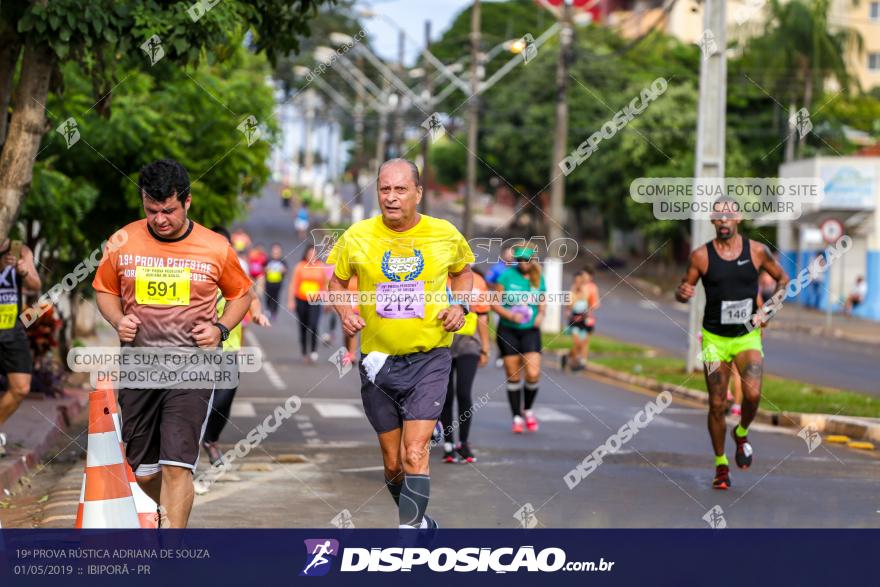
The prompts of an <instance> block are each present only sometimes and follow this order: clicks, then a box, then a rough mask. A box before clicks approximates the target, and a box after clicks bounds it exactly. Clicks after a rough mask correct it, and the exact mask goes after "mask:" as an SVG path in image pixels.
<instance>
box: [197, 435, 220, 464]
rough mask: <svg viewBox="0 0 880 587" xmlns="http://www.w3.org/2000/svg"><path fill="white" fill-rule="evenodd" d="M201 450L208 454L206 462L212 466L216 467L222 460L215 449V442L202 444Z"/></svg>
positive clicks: (218, 451)
mask: <svg viewBox="0 0 880 587" xmlns="http://www.w3.org/2000/svg"><path fill="white" fill-rule="evenodd" d="M202 448H204V449H205V452H206V453H208V461H209V462H210V463H211V464H212V465H216V464H217V463H219V462H220V461H222V460H223V455H222V454H221V453H220V449H219V448H218V447H217V443H216V442H207V441H204V442H202Z"/></svg>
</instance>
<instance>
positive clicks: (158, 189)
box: [138, 159, 190, 202]
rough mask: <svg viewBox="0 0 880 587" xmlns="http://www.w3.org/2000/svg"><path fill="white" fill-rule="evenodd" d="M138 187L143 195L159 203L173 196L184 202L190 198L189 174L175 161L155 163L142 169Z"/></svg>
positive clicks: (162, 160)
mask: <svg viewBox="0 0 880 587" xmlns="http://www.w3.org/2000/svg"><path fill="white" fill-rule="evenodd" d="M138 187H139V188H140V190H141V193H142V194H146V196H147V197H149V198H150V199H152V200H156V201H157V202H164V201H165V200H167V199H168V198H170V197H172V196H176V197H177V200H178V201H180V202H183V201H184V200H186V198H187V197H188V196H189V190H190V185H189V174H188V173H187V172H186V169H184V167H183V165H181V164H180V163H178V162H177V161H175V160H174V159H161V160H159V161H153V162H152V163H149V164H147V165H144V167H143V168H142V169H141V172H140V175H139V177H138Z"/></svg>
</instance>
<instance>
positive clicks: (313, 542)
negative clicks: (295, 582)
mask: <svg viewBox="0 0 880 587" xmlns="http://www.w3.org/2000/svg"><path fill="white" fill-rule="evenodd" d="M305 543H306V566H304V567H303V570H302V572H301V573H300V574H299V576H300V577H320V576H322V575H326V574H327V573H328V572H329V571H330V567H331V566H332V565H333V559H335V558H336V556H337V555H338V554H339V541H338V540H333V539H332V538H311V539H308V540H305Z"/></svg>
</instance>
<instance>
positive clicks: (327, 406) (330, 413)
mask: <svg viewBox="0 0 880 587" xmlns="http://www.w3.org/2000/svg"><path fill="white" fill-rule="evenodd" d="M314 406H315V410H317V412H318V413H319V414H320V415H321V417H322V418H363V417H364V413H363V412H362V411H361V410H360V409H359V408H358V407H357V406H355V405H352V404H348V403H341V402H339V403H324V402H315V404H314Z"/></svg>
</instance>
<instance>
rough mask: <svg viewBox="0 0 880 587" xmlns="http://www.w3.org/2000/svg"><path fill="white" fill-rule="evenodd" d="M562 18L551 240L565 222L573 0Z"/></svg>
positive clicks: (567, 3) (565, 6)
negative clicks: (561, 169) (563, 164)
mask: <svg viewBox="0 0 880 587" xmlns="http://www.w3.org/2000/svg"><path fill="white" fill-rule="evenodd" d="M560 21H561V24H562V29H561V31H560V34H559V41H560V43H559V61H558V62H557V63H556V131H555V134H554V136H553V160H552V161H551V162H550V222H548V223H547V224H548V226H547V234H548V238H549V240H550V242H553V241H555V240H556V239H559V238H562V224H563V222H565V218H564V214H565V212H564V206H565V176H564V175H563V174H562V173H560V172H559V162H560V161H562V160H563V159H564V158H565V149H566V144H567V139H568V66H569V64H570V63H571V45H572V37H574V27H573V26H572V15H571V0H565V2H564V3H563V5H562V15H561V18H560Z"/></svg>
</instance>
